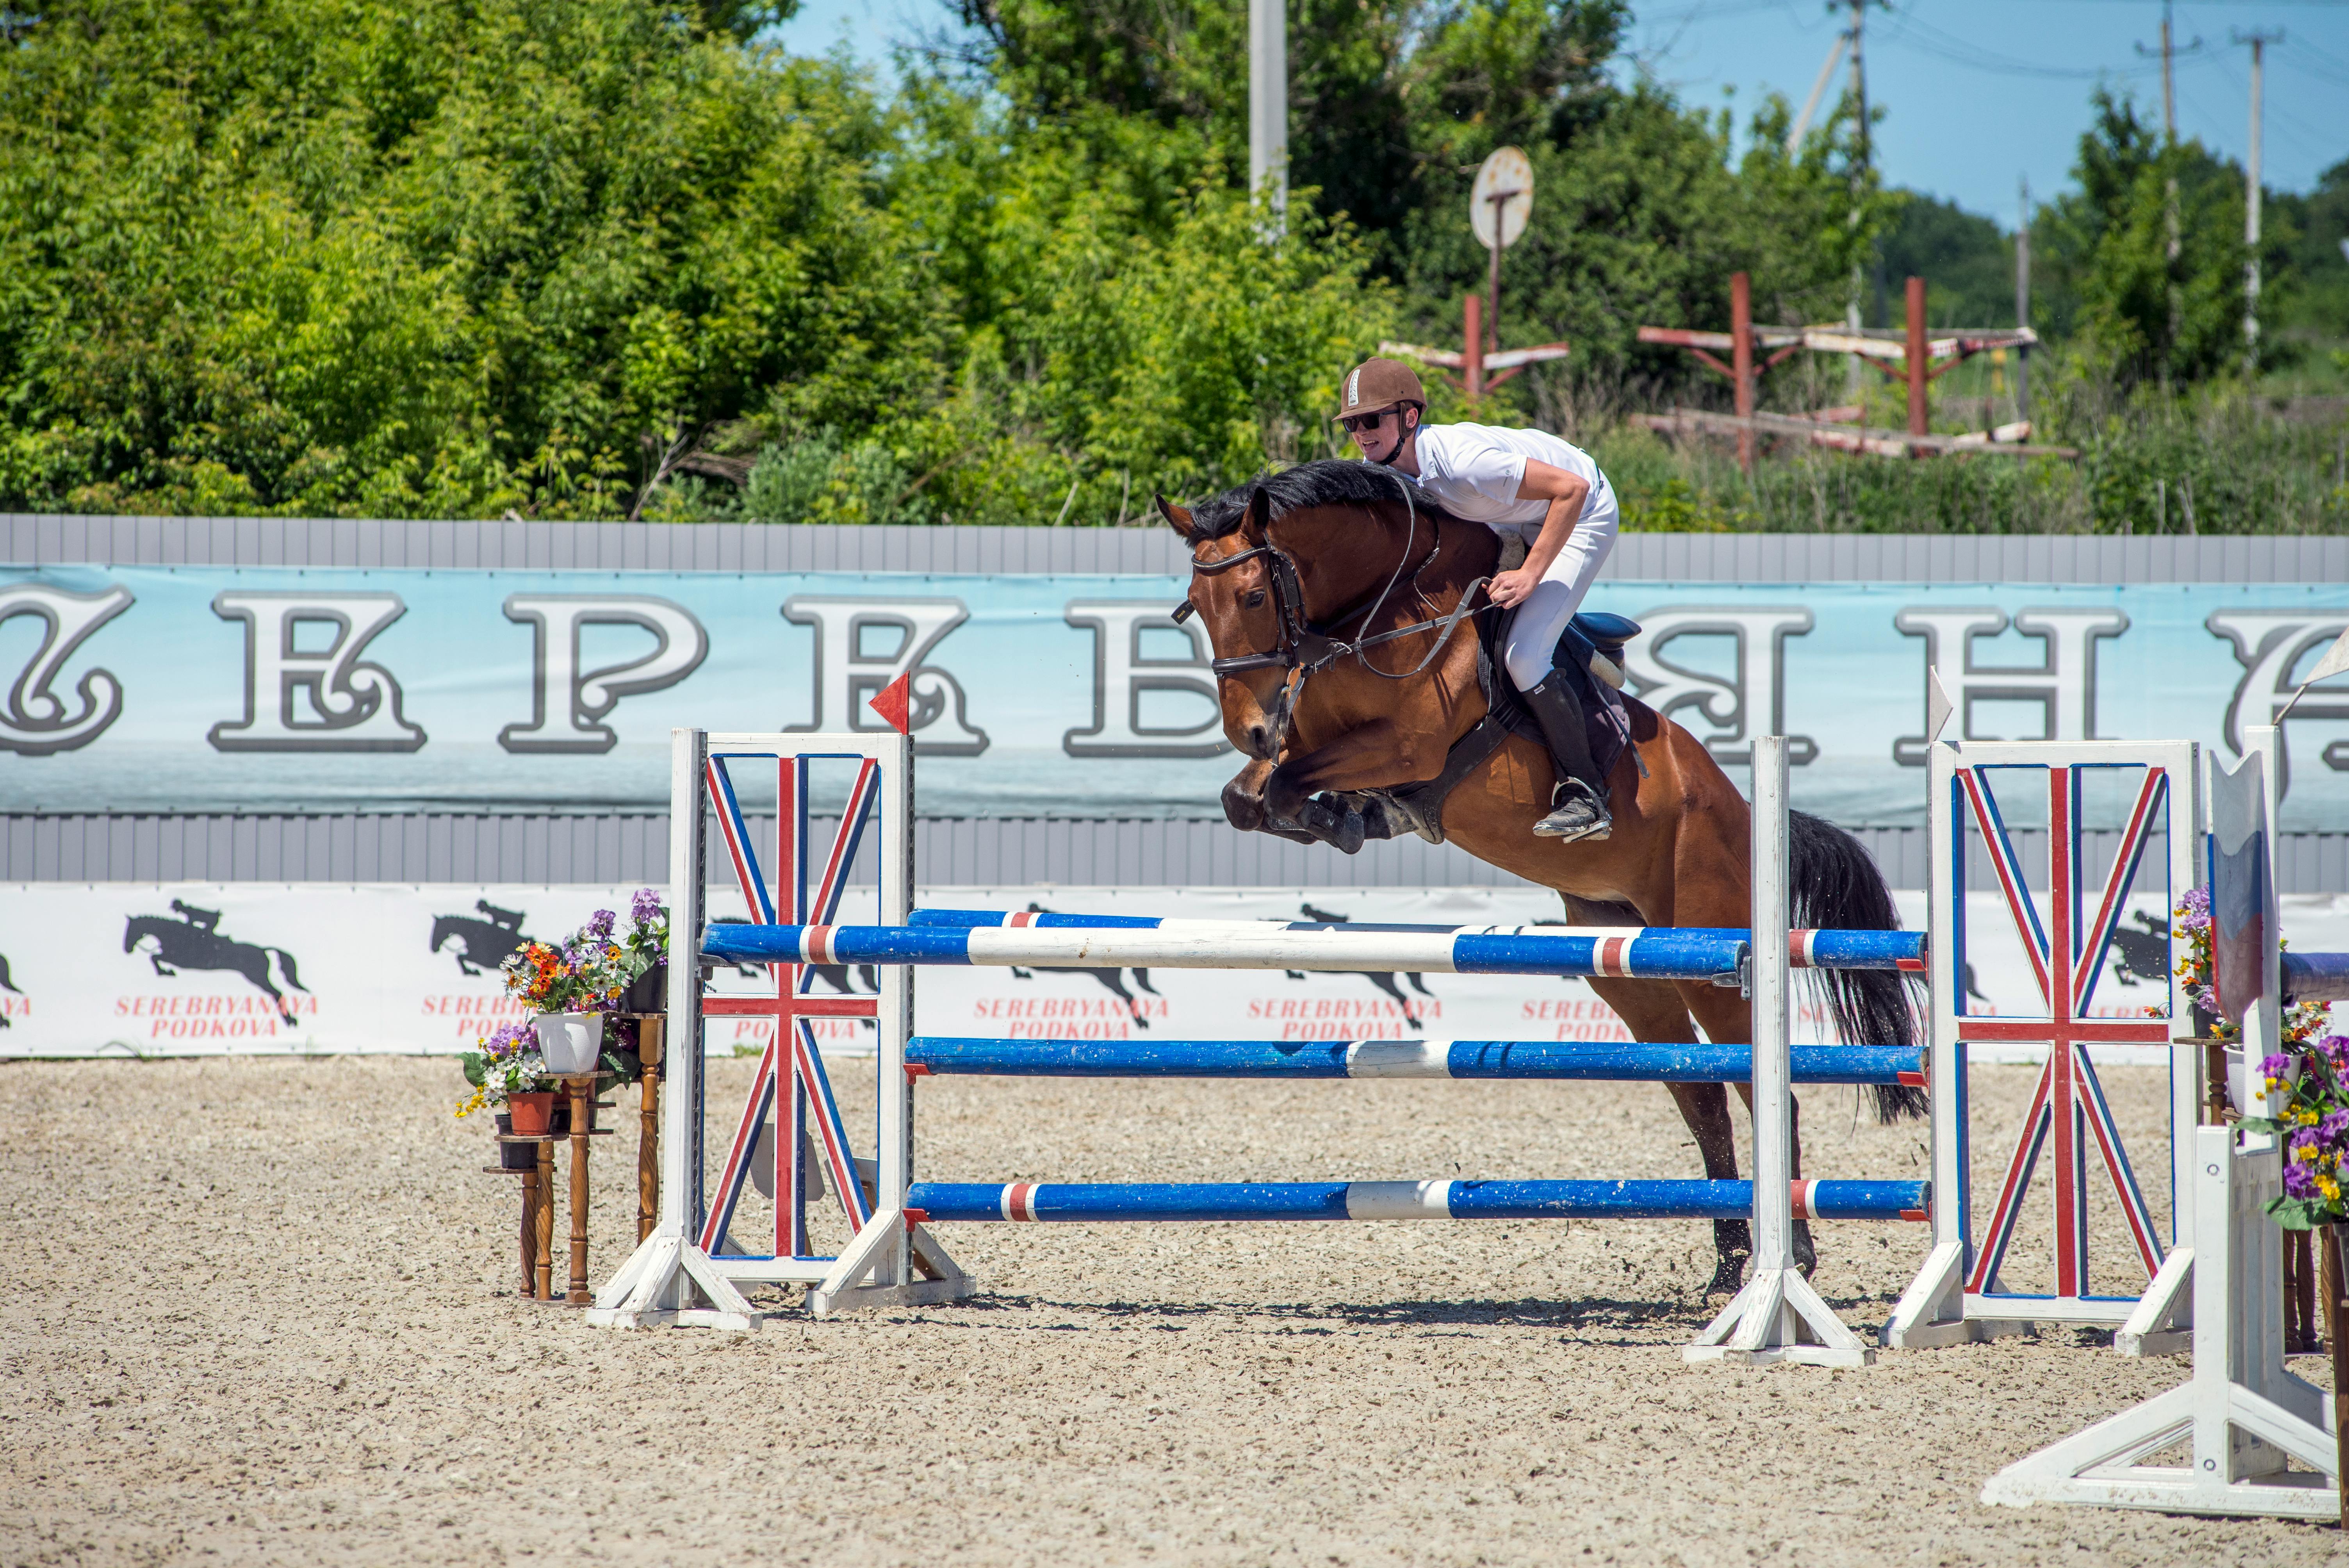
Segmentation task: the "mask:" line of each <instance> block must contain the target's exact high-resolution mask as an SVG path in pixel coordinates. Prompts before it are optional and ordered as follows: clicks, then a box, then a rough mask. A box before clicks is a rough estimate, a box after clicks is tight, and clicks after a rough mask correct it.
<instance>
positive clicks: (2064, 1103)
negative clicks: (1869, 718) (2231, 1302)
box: [1884, 740, 2200, 1355]
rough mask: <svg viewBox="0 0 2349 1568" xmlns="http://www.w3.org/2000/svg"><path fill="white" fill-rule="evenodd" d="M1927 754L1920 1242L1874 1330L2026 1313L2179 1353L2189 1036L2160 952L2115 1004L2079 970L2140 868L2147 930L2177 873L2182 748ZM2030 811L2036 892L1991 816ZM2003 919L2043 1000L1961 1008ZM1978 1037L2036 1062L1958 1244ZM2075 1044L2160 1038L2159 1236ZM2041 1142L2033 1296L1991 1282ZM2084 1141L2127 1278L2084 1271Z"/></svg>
mask: <svg viewBox="0 0 2349 1568" xmlns="http://www.w3.org/2000/svg"><path fill="white" fill-rule="evenodd" d="M2198 765H2199V764H2198V751H2197V748H2196V747H2195V746H2194V744H2193V743H2192V742H2190V741H2182V740H2181V741H2156V742H2135V741H2085V742H2078V743H2070V742H2066V743H2050V742H2045V741H2030V742H2019V743H2014V744H1980V743H1962V744H1961V743H1954V742H1936V743H1935V744H1934V746H1933V748H1932V750H1931V753H1930V769H1931V771H1930V779H1931V785H1930V788H1931V808H1932V809H1931V811H1930V820H1931V843H1932V848H1931V855H1932V861H1931V864H1932V868H1933V890H1932V893H1931V898H1930V904H1931V913H1930V923H1929V926H1928V934H1929V937H1930V943H1929V949H1930V954H1931V962H1930V965H1929V970H1930V976H1931V986H1932V1009H1933V1027H1932V1046H1931V1050H1932V1066H1931V1071H1930V1077H1931V1078H1932V1079H1933V1083H1934V1094H1933V1188H1934V1203H1933V1242H1934V1245H1933V1250H1932V1252H1931V1253H1930V1255H1929V1257H1928V1258H1927V1260H1926V1263H1925V1266H1924V1268H1923V1270H1922V1271H1920V1274H1918V1277H1917V1280H1916V1282H1915V1283H1914V1284H1911V1285H1910V1286H1909V1291H1908V1293H1907V1294H1906V1295H1903V1296H1902V1298H1901V1300H1900V1303H1899V1306H1898V1307H1897V1308H1896V1309H1895V1311H1894V1313H1893V1315H1892V1318H1891V1320H1890V1322H1889V1323H1888V1324H1887V1325H1886V1326H1885V1329H1884V1341H1885V1343H1886V1344H1888V1345H1893V1346H1929V1345H1947V1344H1952V1343H1956V1342H1958V1341H1960V1340H1964V1339H1976V1338H1985V1337H1988V1336H1992V1335H1994V1334H1998V1333H2006V1332H2016V1331H2019V1330H2020V1329H2022V1328H2023V1327H2024V1326H2027V1325H2029V1324H2032V1323H2034V1322H2061V1323H2088V1324H2106V1323H2108V1324H2113V1325H2115V1326H2118V1327H2119V1329H2120V1330H2121V1332H2120V1333H2119V1335H2117V1336H2116V1346H2118V1347H2119V1348H2121V1349H2122V1350H2124V1351H2125V1352H2127V1353H2130V1354H2147V1355H2158V1354H2164V1353H2167V1352H2168V1351H2171V1350H2180V1349H2184V1348H2185V1347H2186V1343H2187V1338H2188V1330H2189V1324H2190V1321H2191V1307H2192V1301H2191V1260H2192V1248H2193V1239H2194V1210H2193V1205H2192V1204H2191V1203H2190V1202H2184V1201H2182V1199H2183V1196H2184V1194H2186V1193H2187V1192H2188V1191H2189V1189H2190V1186H2191V1181H2190V1176H2191V1171H2190V1161H2191V1158H2192V1156H2191V1153H2190V1149H2191V1143H2190V1140H2189V1139H2188V1138H2187V1137H2186V1133H2187V1131H2188V1130H2190V1129H2191V1128H2192V1127H2193V1125H2194V1122H2195V1117H2196V1112H2197V1105H2198V1099H2199V1096H2198V1093H2197V1088H2198V1085H2199V1081H2200V1069H2199V1062H2197V1061H2196V1060H2195V1058H2194V1057H2193V1056H2192V1054H2191V1051H2192V1047H2186V1046H2177V1045H2173V1044H2172V1041H2173V1039H2174V1037H2177V1036H2178V1035H2179V1034H2181V1033H2182V1032H2184V1030H2185V1028H2186V1021H2187V1020H2186V1009H2185V1007H2184V1006H2183V1005H2182V1003H2181V1001H2180V998H2179V995H2178V985H2177V981H2176V977H2175V976H2174V975H2172V974H2170V973H2169V972H2168V971H2169V968H2170V966H2169V965H2163V973H2161V974H2160V975H2144V976H2140V977H2139V978H2140V979H2142V980H2144V981H2149V982H2151V983H2152V985H2153V986H2154V990H2153V991H2152V993H2151V994H2150V995H2143V994H2140V995H2134V996H2130V997H2128V998H2127V1005H2126V1006H2122V1005H2118V1004H2117V1003H2115V1004H2112V1005H2106V1006H2099V995H2098V985H2099V982H2100V981H2101V980H2103V979H2104V978H2105V977H2106V975H2107V973H2108V966H2107V965H2106V955H2107V952H2108V950H2109V949H2110V948H2111V946H2112V944H2113V934H2114V931H2115V929H2116V927H2117V926H2118V925H2119V923H2120V921H2121V916H2122V914H2123V913H2124V908H2125V905H2126V904H2127V900H2128V898H2129V895H2130V893H2131V892H2133V891H2135V890H2137V888H2138V886H2139V883H2140V879H2141V878H2142V879H2143V880H2144V881H2146V882H2150V884H2151V885H2150V887H2149V888H2147V891H2149V892H2157V893H2158V895H2159V897H2160V908H2161V911H2162V923H2163V925H2164V927H2165V928H2166V927H2167V924H2168V913H2169V911H2170V910H2171V909H2173V908H2174V907H2175V906H2176V904H2177V902H2178V899H2179V898H2181V897H2182V896H2183V895H2184V894H2185V892H2186V891H2187V890H2188V889H2189V888H2191V887H2192V886H2193V885H2194V883H2195V874H2194V872H2195V866H2194V856H2195V847H2196V844H2197V842H2198V841H2199V836H2200V835H2199V824H2200V811H2199V789H2198V783H2199V773H2198V770H2197V769H2198ZM2042 811H2044V819H2042V820H2041V821H2039V822H2036V823H2033V826H2038V827H2043V828H2044V841H2045V843H2046V845H2047V851H2046V861H2047V870H2046V882H2045V884H2044V889H2043V888H2040V887H2034V886H2033V882H2034V880H2035V879H2034V878H2033V875H2032V872H2031V871H2030V869H2028V868H2027V867H2026V863H2025V858H2024V855H2023V844H2022V841H2021V840H2020V839H2019V838H2018V833H2019V832H2020V831H2021V829H2020V828H2019V827H2017V826H2015V825H2013V824H2011V823H2010V821H2009V818H2010V817H2011V816H2017V815H2018V814H2027V815H2029V816H2033V817H2035V816H2038V815H2039V813H2040V812H2042ZM2100 812H2101V814H2099V813H2100ZM1969 827H1971V830H1972V831H1973V837H1972V839H1971V842H1970V841H1969V835H1968V832H1967V830H1968V828H1969ZM2157 841H2158V842H2159V843H2160V844H2161V845H2162V849H2163V853H2162V854H2160V855H2158V856H2152V857H2150V858H2151V861H2152V874H2151V876H2149V877H2147V876H2146V875H2145V872H2146V871H2147V861H2148V858H2149V851H2150V850H2151V848H2152V846H2153V845H2154V844H2155V843H2156V842H2157ZM1970 851H1971V852H1970ZM1977 856H1978V857H1979V858H1980V859H1982V860H1983V861H1987V862H1988V864H1989V867H1990V872H1991V880H1992V882H1994V884H1995V885H1996V888H1997V890H1998V892H1999V895H2000V900H2001V902H2002V903H2003V905H2004V906H2005V911H2006V914H2007V916H2008V920H2007V922H2004V923H2000V924H1999V925H1998V926H1997V927H1996V928H1995V930H1994V931H1993V932H1969V931H1968V929H1967V924H1966V907H1967V899H1966V894H1967V889H1968V871H1969V865H1970V863H1971V861H1973V860H1974V859H1975V858H1976V857H1977ZM2106 857H2108V858H2106ZM2100 862H2101V864H2100ZM2010 927H2011V934H2012V936H2013V941H2014V943H2015V944H2018V945H2019V947H2020V950H2021V962H2022V963H2023V965H2026V966H2027V967H2028V968H2029V970H2030V972H2031V975H2032V977H2033V980H2034V982H2036V985H2037V988H2038V991H2039V995H2040V998H2041V1001H2042V1004H2043V1006H2044V1012H2035V1013H2034V1014H2033V1015H2032V1016H1995V1015H1988V1014H1982V1013H1977V1012H1975V1011H1973V1010H1972V1002H1971V999H1970V991H1971V987H1970V985H1969V984H1968V979H1967V975H1968V972H1969V965H1971V964H1975V963H1985V964H1986V963H2000V964H2004V963H2012V962H2013V961H2014V960H2013V958H2012V957H2011V956H2010V955H2009V954H2010V950H2009V949H2008V948H2006V947H2005V945H2004V944H2002V943H2001V942H1999V941H1998V940H1997V938H1999V937H2003V936H2005V935H2007V934H2009V931H2010ZM1992 1042H1994V1043H1998V1044H2002V1045H2015V1044H2024V1045H2039V1044H2044V1045H2045V1046H2046V1047H2047V1059H2046V1063H2045V1066H2044V1068H2042V1069H2041V1071H2040V1075H2039V1081H2038V1084H2037V1086H2036V1088H2034V1090H2033V1096H2032V1099H2031V1102H2030V1107H2029V1109H2028V1111H2027V1112H2026V1114H2025V1117H2024V1121H2023V1129H2022V1132H2021V1135H2020V1136H2019V1137H2018V1139H2017V1140H2016V1142H2015V1146H2014V1149H2013V1154H2012V1156H2011V1158H2010V1159H2009V1160H2008V1161H2007V1167H2006V1175H2005V1178H2004V1180H2003V1181H2002V1182H2001V1184H2000V1187H1999V1189H1998V1193H1997V1197H1996V1199H1995V1201H1994V1202H1992V1206H1991V1210H1990V1212H1989V1215H1988V1220H1987V1223H1986V1225H1985V1227H1984V1229H1983V1232H1982V1239H1981V1242H1980V1243H1979V1245H1977V1243H1976V1240H1975V1234H1974V1229H1973V1215H1972V1212H1971V1202H1970V1201H1969V1187H1968V1182H1967V1179H1966V1178H1967V1172H1968V1170H1969V1153H1970V1150H1969V1141H1968V1140H1969V1137H1970V1130H1969V1123H1968V1114H1967V1091H1966V1047H1968V1046H1970V1045H1972V1044H1976V1043H1992ZM2094 1045H2147V1046H2162V1047H2167V1048H2168V1049H2169V1050H2170V1052H2171V1057H2172V1061H2171V1071H2170V1094H2169V1099H2170V1119H2171V1137H2170V1138H2169V1139H2168V1140H2167V1144H2168V1148H2167V1151H2168V1161H2167V1163H2168V1169H2167V1170H2166V1171H2160V1172H2159V1174H2161V1175H2162V1176H2165V1177H2166V1178H2167V1179H2168V1188H2169V1196H2170V1199H2171V1203H2170V1208H2171V1212H2172V1215H2173V1221H2172V1224H2171V1226H2170V1227H2169V1232H2168V1236H2167V1238H2165V1236H2164V1235H2163V1233H2162V1227H2160V1226H2158V1224H2157V1223H2156V1222H2155V1221H2154V1218H2153V1215H2152V1212H2151V1209H2150V1206H2149V1205H2148V1204H2147V1202H2146V1199H2145V1194H2144V1192H2143V1191H2141V1190H2140V1188H2139V1186H2138V1183H2137V1174H2136V1171H2134V1169H2133V1168H2132V1167H2131V1165H2130V1163H2129V1159H2128V1152H2127V1150H2126V1148H2124V1147H2123V1145H2122V1142H2121V1138H2120V1134H2119V1131H2118V1130H2117V1129H2116V1127H2115V1125H2114V1122H2113V1116H2112V1111H2111V1109H2110V1107H2109V1106H2108V1105H2107V1104H2106V1099H2105V1092H2104V1088H2103V1086H2102V1085H2101V1084H2100V1083H2099V1082H2098V1081H2097V1078H2096V1069H2095V1063H2094V1062H2093V1061H2092V1060H2091V1059H2090V1057H2089V1051H2088V1047H2091V1046H2094ZM2179 1053H2185V1054H2184V1055H2183V1056H2181V1055H2180V1054H2179ZM2051 1144H2052V1145H2053V1161H2052V1164H2053V1167H2054V1169H2053V1170H2052V1171H2051V1172H2050V1183H2049V1185H2050V1188H2051V1190H2052V1197H2053V1200H2054V1257H2053V1270H2052V1280H2051V1282H2050V1284H2049V1286H2048V1288H2046V1289H2044V1290H2040V1291H2037V1292H2024V1291H2015V1290H2009V1289H2006V1288H2004V1286H2003V1283H2002V1279H2001V1273H2002V1269H2003V1268H2004V1266H2005V1264H2007V1262H2008V1259H2009V1253H2010V1248H2011V1244H2012V1243H2013V1239H2014V1233H2015V1227H2016V1223H2017V1222H2018V1221H2019V1220H2020V1219H2021V1217H2022V1215H2023V1205H2024V1203H2025V1201H2026V1199H2027V1197H2028V1194H2029V1191H2030V1187H2031V1181H2032V1177H2033V1173H2034V1171H2036V1170H2037V1168H2038V1166H2039V1163H2040V1161H2041V1159H2042V1158H2043V1156H2045V1155H2047V1154H2048V1153H2049V1152H2050V1145H2051ZM2092 1151H2093V1153H2094V1156H2095V1160H2096V1161H2097V1163H2099V1164H2100V1165H2101V1166H2102V1168H2103V1171H2104V1173H2105V1175H2106V1179H2107V1181H2109V1183H2110V1186H2111V1188H2112V1191H2113V1192H2114V1195H2115V1196H2116V1199H2117V1201H2118V1203H2119V1207H2120V1211H2121V1215H2122V1220H2123V1222H2124V1224H2125V1225H2126V1227H2127V1231H2128V1239H2129V1242H2130V1245H2131V1251H2132V1252H2133V1253H2135V1254H2136V1256H2137V1260H2138V1262H2139V1263H2141V1264H2142V1265H2143V1266H2144V1269H2145V1273H2146V1276H2147V1281H2148V1282H2149V1283H2148V1284H2147V1288H2146V1289H2145V1290H2143V1291H2142V1292H2141V1293H2140V1292H2129V1293H2127V1294H2123V1293H2112V1292H2107V1293H2097V1292H2095V1291H2094V1290H2093V1289H2092V1287H2091V1284H2090V1280H2089V1271H2088V1226H2087V1205H2088V1183H2089V1161H2090V1156H2091V1152H2092ZM2165 1243H2166V1244H2165ZM2173 1259H2174V1262H2170V1261H2168V1260H2173Z"/></svg>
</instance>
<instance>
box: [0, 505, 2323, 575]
mask: <svg viewBox="0 0 2349 1568" xmlns="http://www.w3.org/2000/svg"><path fill="white" fill-rule="evenodd" d="M0 561H5V562H11V563H13V564H19V565H26V564H45V563H55V564H64V563H67V562H107V563H110V564H120V565H148V566H173V565H185V566H197V565H204V566H353V567H370V566H380V567H423V568H431V569H434V570H440V571H467V570H474V571H486V570H490V569H492V568H499V567H506V568H513V569H530V570H537V571H606V572H618V571H657V572H1155V573H1164V572H1175V571H1179V570H1181V568H1182V562H1183V552H1182V551H1181V550H1180V549H1179V548H1178V547H1177V545H1176V543H1175V541H1174V535H1173V534H1172V533H1171V532H1169V531H1167V530H1165V529H1164V528H1160V527H1156V526H1152V527H1148V528H1133V527H1129V528H964V527H952V528H840V527H805V528H799V527H762V526H760V525H757V524H746V523H714V522H712V523H628V522H409V521H382V522H362V521H347V520H343V519H327V520H323V521H321V520H307V519H295V518H252V517H236V518H156V517H46V516H27V515H24V514H21V513H0ZM1607 575H1608V576H1609V577H1615V578H1624V579H1631V578H1636V579H1640V580H1642V581H1650V582H1670V583H1754V582H1761V583H1769V582H1781V583H1833V582H1861V583H2342V582H2349V539H2341V538H2323V537H2318V536H2314V535H2273V536H2260V537H2247V536H2236V535H2223V536H2214V537H2209V538H2190V539H2189V538H2180V537H2176V536H2166V537H2163V538H2158V539H2137V538H2131V539H2119V538H2113V537H2110V536H2106V535H2093V534H2032V535H2002V534H1988V535H1986V534H1953V535H1949V536H1937V535H1920V534H1907V533H1734V534H1730V533H1631V534H1625V535H1624V536H1623V538H1622V540H1621V542H1619V544H1618V545H1617V546H1616V550H1615V554H1614V557H1613V558H1612V559H1611V560H1610V561H1609V563H1608V569H1607Z"/></svg>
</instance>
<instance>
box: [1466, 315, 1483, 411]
mask: <svg viewBox="0 0 2349 1568" xmlns="http://www.w3.org/2000/svg"><path fill="white" fill-rule="evenodd" d="M1460 314H1461V317H1462V320H1461V328H1460V358H1461V375H1462V377H1463V378H1464V379H1465V380H1466V382H1467V383H1468V402H1469V405H1470V407H1474V406H1475V404H1476V403H1477V402H1479V401H1480V400H1482V399H1483V397H1484V396H1485V302H1484V301H1483V300H1482V299H1479V298H1478V297H1477V296H1476V295H1475V294H1470V295H1469V296H1468V297H1467V298H1466V299H1465V300H1464V301H1463V302H1462V303H1461V306H1460Z"/></svg>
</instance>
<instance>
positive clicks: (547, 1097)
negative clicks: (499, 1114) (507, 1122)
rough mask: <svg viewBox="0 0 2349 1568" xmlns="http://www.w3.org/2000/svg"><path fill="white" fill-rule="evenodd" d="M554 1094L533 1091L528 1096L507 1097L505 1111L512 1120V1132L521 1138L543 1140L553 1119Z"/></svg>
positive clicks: (538, 1090) (552, 1091)
mask: <svg viewBox="0 0 2349 1568" xmlns="http://www.w3.org/2000/svg"><path fill="white" fill-rule="evenodd" d="M555 1098H556V1097H555V1094H554V1090H552V1089H533V1091H531V1092H530V1093H528V1094H517V1095H509V1096H508V1097H507V1098H506V1110H507V1112H508V1113H509V1114H510V1115H511V1116H512V1118H513V1130H514V1131H515V1132H516V1133H517V1134H519V1135H520V1136H522V1137H523V1138H544V1137H546V1136H547V1133H548V1128H549V1126H550V1125H551V1124H552V1122H553V1121H554V1101H555Z"/></svg>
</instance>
